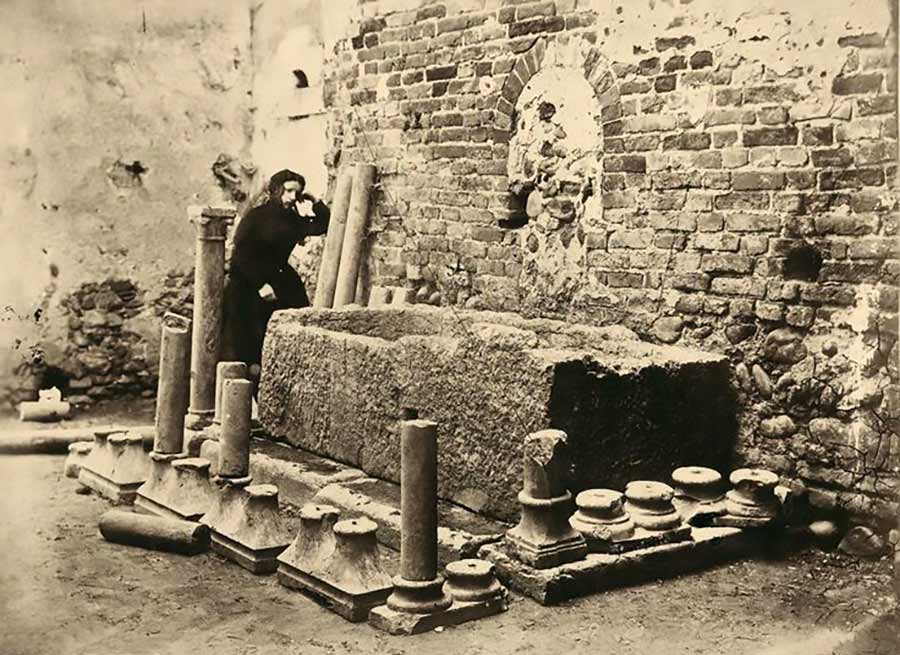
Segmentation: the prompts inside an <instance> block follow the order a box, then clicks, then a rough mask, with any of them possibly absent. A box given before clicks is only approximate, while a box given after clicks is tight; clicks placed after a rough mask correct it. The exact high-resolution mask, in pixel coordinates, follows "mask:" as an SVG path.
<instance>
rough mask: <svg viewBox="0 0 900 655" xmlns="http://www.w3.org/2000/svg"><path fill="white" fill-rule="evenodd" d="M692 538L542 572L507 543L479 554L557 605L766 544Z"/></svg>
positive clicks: (719, 534)
mask: <svg viewBox="0 0 900 655" xmlns="http://www.w3.org/2000/svg"><path fill="white" fill-rule="evenodd" d="M691 536H692V540H690V541H681V542H678V543H672V544H663V545H659V546H654V547H651V548H644V549H641V550H635V551H631V552H628V553H623V554H620V555H614V554H606V553H591V554H589V555H588V556H587V557H586V558H585V559H583V560H581V561H578V562H572V563H570V564H563V565H562V566H557V567H554V568H551V569H542V570H541V569H534V568H532V567H530V566H527V565H526V564H523V563H522V562H520V561H519V560H518V559H516V557H514V556H513V555H512V552H511V549H510V547H509V545H508V544H506V543H499V544H488V545H486V546H484V547H483V548H482V549H481V551H480V552H479V556H480V557H482V558H483V559H486V560H489V561H491V562H493V563H494V564H495V565H496V572H497V577H498V578H500V580H501V582H503V583H504V584H506V585H507V586H509V587H510V588H511V589H514V590H516V591H518V592H521V593H523V594H525V595H526V596H529V597H531V598H533V599H534V600H536V601H538V602H539V603H541V604H542V605H553V604H556V603H559V602H561V601H564V600H567V599H569V598H577V597H579V596H587V595H589V594H593V593H596V592H598V591H603V590H605V589H610V588H614V587H622V586H627V585H633V584H639V583H641V582H646V581H648V580H655V579H658V578H670V577H673V576H676V575H680V574H683V573H688V572H690V571H696V570H700V569H705V568H709V567H711V566H713V565H715V564H717V563H719V562H723V561H729V560H734V559H737V558H741V557H746V556H749V555H752V554H754V553H757V552H761V551H762V550H763V547H764V545H765V543H766V539H765V537H764V536H763V535H762V534H761V533H759V532H756V531H746V530H740V529H738V528H693V529H692V530H691Z"/></svg>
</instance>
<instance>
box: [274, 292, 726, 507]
mask: <svg viewBox="0 0 900 655" xmlns="http://www.w3.org/2000/svg"><path fill="white" fill-rule="evenodd" d="M661 399H665V400H664V402H663V401H661ZM259 404H260V414H259V418H260V421H261V423H262V424H263V425H264V427H265V428H266V430H267V432H268V433H269V434H270V435H272V436H273V437H276V438H279V439H283V440H286V441H288V442H289V443H291V444H293V445H296V446H300V447H302V448H305V449H307V450H310V451H312V452H316V453H320V454H322V455H325V456H328V457H331V458H334V459H336V460H339V461H341V462H345V463H347V464H349V465H351V466H355V467H358V468H360V469H362V470H363V471H365V472H366V473H367V474H368V475H371V476H373V477H377V478H380V479H385V480H390V481H393V482H399V481H400V465H399V462H400V452H399V443H398V440H397V437H396V426H397V421H399V420H400V419H401V410H402V408H404V407H411V408H415V409H417V410H418V412H419V414H418V415H419V416H427V417H428V418H429V419H432V420H434V421H436V422H438V423H439V424H440V425H441V430H442V441H441V443H442V446H441V450H440V452H439V454H438V473H439V475H438V495H439V497H440V498H442V499H446V500H451V501H453V502H456V503H459V504H461V505H463V506H464V507H468V508H470V509H474V510H477V511H479V512H483V513H485V514H486V515H488V516H492V517H497V518H501V519H504V520H506V521H509V522H516V521H518V518H519V512H520V505H519V502H518V498H517V496H518V492H519V491H520V490H521V488H522V458H523V438H524V436H525V435H527V434H529V433H531V432H536V431H538V430H541V429H545V428H550V427H558V428H559V429H562V430H564V431H565V432H566V434H567V435H568V450H569V452H570V454H571V462H572V468H571V470H569V471H566V472H565V477H566V480H565V482H566V488H567V489H569V490H570V491H572V492H573V493H577V492H579V491H583V490H585V489H590V488H593V487H596V486H597V480H603V483H604V485H605V486H609V487H611V488H618V489H624V487H625V484H626V483H627V482H628V481H629V480H630V479H634V478H646V479H654V478H655V479H667V478H668V476H669V474H670V473H671V470H672V462H692V463H696V464H698V465H703V466H712V467H715V468H721V467H724V466H725V463H726V462H727V461H728V457H729V456H730V454H731V452H732V450H733V445H734V440H735V435H736V423H735V419H734V416H735V404H734V398H733V394H732V391H731V386H730V367H729V364H728V361H727V359H726V358H724V357H722V356H720V355H712V354H706V353H702V352H699V351H694V350H687V349H683V348H677V347H672V346H657V345H651V344H646V343H643V342H641V341H639V340H638V339H637V338H636V336H635V335H634V334H632V333H631V332H629V331H628V330H626V329H624V328H620V327H612V328H592V327H587V326H581V325H571V324H566V323H562V322H558V321H549V320H529V319H523V318H521V317H518V316H515V315H512V314H498V313H493V312H475V311H467V310H458V309H452V310H451V309H449V308H435V307H428V306H421V305H415V306H412V307H407V308H403V309H398V308H383V309H369V308H366V309H350V308H345V309H311V308H307V309H303V310H289V311H283V312H278V313H276V314H275V315H274V316H273V318H272V320H271V321H270V323H269V327H268V330H267V333H266V342H265V352H264V355H263V376H262V380H261V386H260V395H259ZM634 462H639V464H636V465H635V464H634ZM572 511H574V507H572Z"/></svg>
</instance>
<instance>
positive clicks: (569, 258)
mask: <svg viewBox="0 0 900 655" xmlns="http://www.w3.org/2000/svg"><path fill="white" fill-rule="evenodd" d="M599 114H600V110H599V106H598V105H597V100H596V98H595V97H594V93H593V89H591V87H590V85H589V84H588V82H587V80H585V79H584V75H583V74H582V73H581V71H579V70H577V69H574V68H569V67H564V66H561V65H555V66H551V67H546V66H545V67H544V68H543V69H542V70H541V71H540V72H538V73H537V75H535V76H534V77H533V78H532V79H531V80H530V81H529V82H528V84H527V85H526V87H525V89H524V90H523V91H522V95H521V96H520V97H519V102H518V104H517V106H516V114H515V117H516V125H515V134H514V136H513V138H512V140H511V141H510V148H509V161H508V173H509V180H510V188H511V190H513V192H514V194H516V195H517V196H519V197H521V196H525V195H527V198H526V201H525V207H524V213H525V216H526V217H527V223H526V224H525V225H524V227H523V228H522V231H521V235H520V243H521V245H522V246H523V260H522V272H521V275H520V277H519V281H520V286H521V288H522V290H523V293H524V298H525V302H526V303H529V304H534V303H535V302H538V298H540V297H544V300H547V299H549V300H551V301H555V302H557V303H565V302H566V301H567V300H568V299H570V298H571V297H572V294H573V293H574V292H575V290H576V289H577V288H578V287H579V286H580V285H581V284H582V279H581V278H582V276H583V271H584V258H585V254H586V251H585V229H586V227H587V229H590V227H589V224H590V216H589V214H594V215H595V216H596V215H599V214H600V207H599V202H598V201H597V198H596V197H595V196H594V188H596V187H597V180H598V168H599V165H598V161H597V155H598V153H599V151H600V129H601V128H600V125H599V121H598V119H599Z"/></svg>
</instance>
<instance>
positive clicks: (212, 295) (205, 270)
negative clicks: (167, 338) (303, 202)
mask: <svg viewBox="0 0 900 655" xmlns="http://www.w3.org/2000/svg"><path fill="white" fill-rule="evenodd" d="M235 213H236V212H235V210H234V209H232V208H228V207H203V208H200V207H190V208H188V218H189V219H190V220H191V222H193V223H194V226H195V228H196V235H197V241H196V252H195V263H194V321H193V332H192V339H191V390H190V407H189V410H188V418H187V427H188V428H190V429H194V430H199V429H202V428H205V427H206V426H208V425H209V423H210V422H211V420H212V417H213V414H214V412H215V393H216V362H217V361H218V357H219V330H220V327H221V322H222V293H223V291H224V287H225V236H226V234H227V232H228V226H229V225H230V224H231V223H232V221H234V216H235Z"/></svg>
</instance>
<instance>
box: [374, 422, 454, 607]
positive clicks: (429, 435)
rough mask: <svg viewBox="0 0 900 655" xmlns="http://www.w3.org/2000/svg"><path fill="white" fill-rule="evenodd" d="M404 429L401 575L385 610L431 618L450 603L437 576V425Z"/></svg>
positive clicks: (410, 424)
mask: <svg viewBox="0 0 900 655" xmlns="http://www.w3.org/2000/svg"><path fill="white" fill-rule="evenodd" d="M400 426H401V427H400V575H399V576H398V577H396V578H394V592H393V593H392V594H391V595H390V597H389V598H388V600H387V605H388V607H389V608H391V609H392V610H395V611H398V612H410V613H421V614H427V613H430V612H435V611H437V610H440V609H444V608H446V607H449V606H450V603H451V602H452V601H451V598H450V597H449V596H447V595H446V594H444V593H443V591H442V589H441V586H442V585H443V578H442V577H440V576H438V574H437V565H438V557H437V423H434V422H433V421H425V420H422V419H416V420H411V421H402V422H401V424H400Z"/></svg>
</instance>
